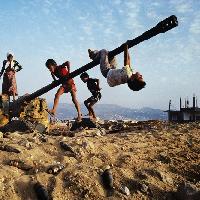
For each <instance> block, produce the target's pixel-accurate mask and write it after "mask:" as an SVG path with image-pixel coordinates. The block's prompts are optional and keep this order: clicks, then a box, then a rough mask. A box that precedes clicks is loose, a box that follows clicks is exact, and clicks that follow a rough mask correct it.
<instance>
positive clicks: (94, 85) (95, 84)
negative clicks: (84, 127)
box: [80, 72, 101, 120]
mask: <svg viewBox="0 0 200 200" xmlns="http://www.w3.org/2000/svg"><path fill="white" fill-rule="evenodd" d="M80 78H81V80H82V81H83V82H84V83H87V87H88V90H89V91H90V92H91V93H92V96H91V97H89V98H88V99H86V100H85V101H84V104H85V106H86V108H87V109H88V111H89V117H90V118H91V119H94V120H96V119H97V118H96V115H95V112H94V109H93V106H94V104H95V103H97V102H98V101H99V100H100V99H101V93H100V90H101V89H100V87H99V79H96V78H90V77H89V75H88V74H87V73H86V72H85V73H82V74H81V76H80Z"/></svg>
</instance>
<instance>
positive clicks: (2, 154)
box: [0, 121, 200, 200]
mask: <svg viewBox="0 0 200 200" xmlns="http://www.w3.org/2000/svg"><path fill="white" fill-rule="evenodd" d="M118 125H119V124H115V129H114V128H113V126H112V125H110V124H109V123H107V125H105V124H104V125H103V126H104V128H105V129H106V130H107V134H105V135H101V131H100V130H98V129H91V130H87V129H85V130H80V131H76V133H75V135H73V134H72V133H70V132H68V131H66V130H65V129H63V130H61V129H58V127H57V129H54V130H52V131H51V132H50V133H49V134H48V135H41V134H39V133H38V132H33V133H20V132H15V133H4V134H3V133H0V137H1V138H0V145H4V144H7V145H10V146H12V147H15V148H17V149H18V150H20V153H13V152H7V151H2V150H0V199H2V200H21V199H22V200H35V199H37V197H36V194H35V191H34V189H33V185H34V183H35V182H36V181H38V182H40V183H41V184H42V185H44V187H45V188H47V190H48V192H49V197H50V199H52V198H53V199H55V200H67V199H69V200H78V199H93V200H98V199H99V200H101V199H102V200H103V199H114V200H118V199H134V200H137V199H138V200H140V199H144V200H145V199H159V200H162V199H171V200H172V199H175V196H173V195H174V193H176V191H177V187H178V186H179V185H180V184H181V183H182V182H187V183H189V184H190V186H193V187H194V188H195V189H196V191H198V190H200V123H188V124H172V123H167V122H161V121H149V122H140V123H137V124H128V125H126V124H122V125H123V126H121V127H122V128H118V129H117V128H116V126H118ZM118 127H120V126H118ZM108 130H109V131H108ZM56 133H58V134H56ZM69 133H70V136H71V137H69V136H68V134H69ZM72 136H73V137H72ZM60 141H65V142H66V143H67V144H68V145H69V146H70V147H71V149H72V151H73V152H70V151H65V150H63V149H62V148H61V146H60V143H59V142H60ZM14 159H17V160H21V161H24V162H25V164H26V165H28V166H32V167H33V168H32V169H30V170H27V169H26V170H25V169H18V168H17V167H14V166H10V165H9V160H14ZM58 163H61V164H63V165H64V166H65V168H64V169H63V170H62V171H60V173H58V174H57V175H52V174H48V173H47V169H48V167H49V166H51V165H54V164H58ZM108 166H110V169H111V171H112V175H113V180H114V194H113V196H111V197H107V195H108V193H107V191H106V190H105V189H104V187H103V185H102V180H101V174H102V171H103V170H105V169H106V168H107V167H108ZM124 186H126V187H127V188H128V189H129V191H130V194H123V191H122V190H121V187H124ZM173 192H174V193H173ZM182 198H183V199H184V198H185V197H182ZM177 199H178V197H177ZM179 199H180V198H179ZM191 199H192V198H191Z"/></svg>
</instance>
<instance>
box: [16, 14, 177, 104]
mask: <svg viewBox="0 0 200 200" xmlns="http://www.w3.org/2000/svg"><path fill="white" fill-rule="evenodd" d="M176 26H178V21H177V17H176V16H175V15H172V16H170V17H168V18H166V19H164V20H163V21H161V22H159V23H158V24H157V25H156V26H154V27H153V28H151V29H150V30H148V31H146V32H144V33H143V34H142V35H140V36H138V37H136V38H135V39H132V40H128V41H127V44H128V48H131V47H133V46H136V45H137V44H139V43H141V42H143V41H145V40H148V39H150V38H152V37H154V36H156V35H158V34H159V33H165V32H167V31H169V30H171V29H173V28H174V27H176ZM123 51H124V48H123V45H121V46H120V47H117V48H116V49H114V50H112V51H110V52H109V54H108V56H109V57H113V56H116V55H118V54H120V53H121V52H123ZM99 63H100V60H99V59H96V60H94V61H92V62H90V63H88V64H86V65H84V66H82V67H80V68H79V69H76V70H75V71H73V72H71V73H70V74H69V76H68V77H67V78H64V79H59V80H56V81H53V82H52V83H51V84H49V85H47V86H45V87H43V88H41V89H39V90H37V91H35V92H33V93H32V94H29V95H27V96H24V97H22V98H20V99H18V100H17V101H15V103H14V104H15V105H17V104H21V103H23V102H24V101H31V100H32V99H35V98H36V97H39V96H41V95H43V94H45V93H47V92H48V91H50V90H52V89H53V88H55V87H57V86H58V85H60V84H61V83H63V82H64V81H66V80H68V79H70V78H74V77H76V76H78V75H80V74H81V73H83V72H85V71H87V70H89V69H91V68H93V67H95V66H96V65H98V64H99Z"/></svg>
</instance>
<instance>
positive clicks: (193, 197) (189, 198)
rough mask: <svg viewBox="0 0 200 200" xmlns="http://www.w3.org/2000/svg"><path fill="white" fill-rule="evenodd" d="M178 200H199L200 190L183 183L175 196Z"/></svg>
mask: <svg viewBox="0 0 200 200" xmlns="http://www.w3.org/2000/svg"><path fill="white" fill-rule="evenodd" d="M174 197H175V198H176V199H177V200H199V199H200V190H197V188H196V187H195V186H193V185H191V184H189V183H185V182H182V183H181V184H180V185H179V186H178V188H177V192H176V193H175V194H174Z"/></svg>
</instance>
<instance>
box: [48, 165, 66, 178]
mask: <svg viewBox="0 0 200 200" xmlns="http://www.w3.org/2000/svg"><path fill="white" fill-rule="evenodd" d="M64 167H65V166H64V165H62V164H57V165H52V166H50V167H49V168H48V170H47V172H48V173H49V174H53V175H57V174H58V173H59V172H60V171H61V170H63V169H64Z"/></svg>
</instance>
